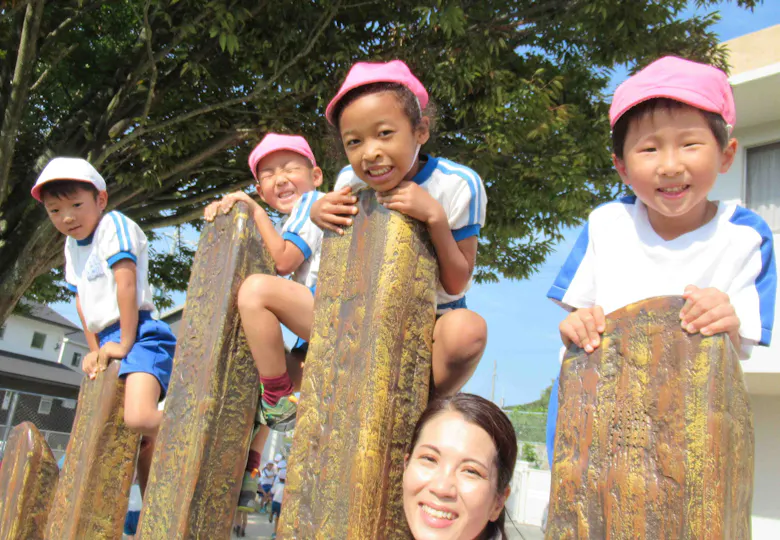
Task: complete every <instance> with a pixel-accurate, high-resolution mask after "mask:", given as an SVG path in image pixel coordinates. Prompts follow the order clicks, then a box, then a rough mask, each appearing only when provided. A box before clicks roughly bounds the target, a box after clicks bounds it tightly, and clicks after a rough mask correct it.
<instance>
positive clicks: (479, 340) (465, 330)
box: [438, 309, 487, 364]
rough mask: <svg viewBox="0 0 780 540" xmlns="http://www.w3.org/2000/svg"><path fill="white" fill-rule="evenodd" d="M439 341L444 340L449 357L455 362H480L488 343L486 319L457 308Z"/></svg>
mask: <svg viewBox="0 0 780 540" xmlns="http://www.w3.org/2000/svg"><path fill="white" fill-rule="evenodd" d="M443 330H444V331H443V332H441V334H440V337H439V340H438V341H444V343H441V345H444V346H445V348H446V351H447V352H448V354H447V357H448V358H449V359H450V362H454V363H465V364H469V363H475V362H479V359H480V358H481V357H482V352H483V351H484V350H485V346H486V345H487V323H486V322H485V319H483V318H482V317H480V316H479V315H478V314H476V313H474V312H473V311H469V310H465V309H463V310H460V309H459V310H456V311H454V312H452V313H451V315H450V320H449V321H447V328H446V329H443Z"/></svg>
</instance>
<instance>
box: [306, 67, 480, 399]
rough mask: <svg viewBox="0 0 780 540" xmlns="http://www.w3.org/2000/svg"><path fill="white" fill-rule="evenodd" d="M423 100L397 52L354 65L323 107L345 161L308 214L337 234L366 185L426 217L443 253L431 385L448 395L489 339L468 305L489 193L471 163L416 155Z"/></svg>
mask: <svg viewBox="0 0 780 540" xmlns="http://www.w3.org/2000/svg"><path fill="white" fill-rule="evenodd" d="M427 103H428V93H427V92H426V90H425V88H424V87H423V85H422V83H421V82H420V81H419V80H417V78H416V77H415V76H414V75H412V73H411V71H409V68H408V67H407V66H406V64H404V63H403V62H401V61H399V60H395V61H393V62H388V63H386V64H372V63H365V62H360V63H357V64H355V65H354V66H353V67H352V69H351V70H350V71H349V74H348V75H347V78H346V80H345V81H344V84H343V85H342V86H341V88H340V89H339V91H338V93H337V94H336V97H334V98H333V100H332V101H331V102H330V104H329V105H328V107H327V109H326V112H325V115H326V117H327V119H328V122H330V123H331V124H332V125H334V126H335V127H336V129H337V131H338V133H339V136H340V138H341V142H342V144H343V145H344V150H345V151H346V154H347V158H348V159H349V163H350V165H349V166H348V167H346V168H344V169H343V170H342V171H341V174H339V177H338V180H337V181H336V186H335V188H334V191H333V192H332V193H329V194H327V195H325V196H324V197H322V198H321V199H320V200H318V201H317V202H315V203H314V205H313V206H312V209H311V220H312V221H313V222H314V223H315V224H316V225H318V226H319V227H320V228H322V229H330V230H332V231H335V232H337V233H340V234H343V230H342V229H341V227H343V226H348V225H351V224H352V220H351V218H350V217H349V216H352V215H354V214H356V213H357V211H358V210H357V206H356V205H355V203H356V202H357V198H356V197H354V196H353V195H352V193H353V192H356V191H358V190H359V189H362V188H365V187H370V188H372V189H374V190H375V191H376V194H377V195H376V196H377V200H378V201H379V202H380V203H381V204H383V205H384V206H385V207H386V208H389V209H391V210H397V211H399V212H401V213H403V214H406V215H408V216H410V217H412V218H414V219H417V220H419V221H422V222H423V223H425V225H426V227H427V228H428V232H429V233H430V236H431V240H432V242H433V246H434V248H435V250H436V256H437V259H438V262H439V286H438V290H437V310H436V314H437V321H436V326H435V327H434V334H433V340H434V343H433V383H434V392H435V393H436V395H442V396H446V395H451V394H454V393H456V392H457V391H458V390H459V389H460V388H461V387H462V386H463V385H464V384H465V383H466V381H468V380H469V378H470V377H471V375H472V374H473V373H474V370H475V369H476V367H477V364H478V363H479V359H480V358H481V357H482V352H483V351H484V349H485V344H486V342H487V325H486V324H485V321H484V319H482V317H480V316H479V315H477V314H476V313H474V312H473V311H470V310H468V309H467V308H466V291H467V290H468V288H469V285H470V283H471V275H472V273H473V271H474V264H475V261H476V256H477V237H478V235H479V231H480V229H481V227H482V226H483V225H484V223H485V206H486V199H487V198H486V196H485V188H484V186H483V185H482V180H481V179H480V177H479V175H477V173H475V172H474V171H472V170H471V169H469V168H467V167H464V166H463V165H459V164H457V163H453V162H451V161H448V160H446V159H442V158H434V157H431V156H427V155H424V154H423V155H420V153H419V152H420V147H421V146H422V145H423V144H425V143H426V142H427V141H428V138H429V137H430V124H431V119H430V117H428V116H426V115H425V114H424V108H425V106H426V105H427Z"/></svg>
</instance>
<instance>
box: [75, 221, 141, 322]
mask: <svg viewBox="0 0 780 540" xmlns="http://www.w3.org/2000/svg"><path fill="white" fill-rule="evenodd" d="M125 259H129V260H131V261H133V262H134V263H135V265H136V271H135V275H136V291H137V296H138V309H139V310H142V311H153V310H154V303H153V301H152V298H153V296H152V288H151V287H150V286H149V277H148V273H149V254H148V251H147V241H146V235H145V234H144V232H143V231H142V230H141V227H139V226H138V225H137V224H136V223H135V222H134V221H132V220H130V219H128V218H127V217H126V216H125V215H124V214H121V213H120V212H116V211H114V212H109V213H108V214H106V215H105V216H103V217H102V218H101V220H100V223H98V226H97V227H96V228H95V230H94V231H93V233H92V235H90V236H89V237H88V238H85V239H84V240H76V239H75V238H71V237H70V236H69V237H68V238H67V239H66V240H65V281H66V282H67V285H68V288H69V289H70V290H71V291H73V292H75V293H77V294H78V295H79V300H80V302H81V312H82V313H83V315H84V320H85V322H86V325H87V330H89V331H90V332H93V333H98V332H100V331H101V330H103V329H105V328H107V327H109V326H111V325H112V324H114V323H115V322H117V321H118V320H119V305H118V304H117V299H116V281H115V280H114V273H113V271H112V270H111V267H112V266H114V265H115V264H116V263H117V262H119V261H122V260H125Z"/></svg>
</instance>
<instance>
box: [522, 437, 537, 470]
mask: <svg viewBox="0 0 780 540" xmlns="http://www.w3.org/2000/svg"><path fill="white" fill-rule="evenodd" d="M520 459H521V460H523V461H527V462H528V463H530V464H531V465H533V466H534V467H538V466H539V456H538V455H536V449H535V448H534V445H532V444H530V443H527V442H525V443H523V449H522V451H521V453H520Z"/></svg>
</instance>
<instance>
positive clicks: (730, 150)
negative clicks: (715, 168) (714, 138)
mask: <svg viewBox="0 0 780 540" xmlns="http://www.w3.org/2000/svg"><path fill="white" fill-rule="evenodd" d="M738 146H739V145H738V143H737V139H729V142H728V144H727V145H726V148H724V149H723V155H722V156H721V161H720V173H721V174H724V173H727V172H729V169H730V168H731V166H732V165H733V164H734V158H736V157H737V147H738Z"/></svg>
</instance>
